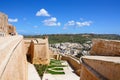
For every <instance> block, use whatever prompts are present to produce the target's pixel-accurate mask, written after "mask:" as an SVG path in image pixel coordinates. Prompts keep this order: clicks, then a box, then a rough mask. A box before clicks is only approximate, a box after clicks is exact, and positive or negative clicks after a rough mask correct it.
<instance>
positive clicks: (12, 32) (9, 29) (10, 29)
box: [7, 24, 16, 35]
mask: <svg viewBox="0 0 120 80" xmlns="http://www.w3.org/2000/svg"><path fill="white" fill-rule="evenodd" d="M7 34H9V35H16V28H15V27H14V26H13V25H11V24H9V25H7Z"/></svg>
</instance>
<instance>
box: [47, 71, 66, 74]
mask: <svg viewBox="0 0 120 80" xmlns="http://www.w3.org/2000/svg"><path fill="white" fill-rule="evenodd" d="M47 72H48V73H51V74H65V72H55V71H52V70H47Z"/></svg>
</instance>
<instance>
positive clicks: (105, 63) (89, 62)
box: [80, 56, 120, 80]
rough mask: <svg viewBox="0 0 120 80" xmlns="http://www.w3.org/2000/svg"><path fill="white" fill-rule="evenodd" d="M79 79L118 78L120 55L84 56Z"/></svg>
mask: <svg viewBox="0 0 120 80" xmlns="http://www.w3.org/2000/svg"><path fill="white" fill-rule="evenodd" d="M81 61H82V69H81V77H80V78H81V79H80V80H120V69H119V68H120V57H108V56H84V57H82V58H81Z"/></svg>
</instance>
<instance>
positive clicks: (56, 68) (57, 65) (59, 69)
mask: <svg viewBox="0 0 120 80" xmlns="http://www.w3.org/2000/svg"><path fill="white" fill-rule="evenodd" d="M62 63H63V61H61V60H55V59H51V60H50V64H49V65H40V64H34V66H35V68H36V70H37V72H38V73H39V76H40V77H41V79H42V77H43V74H44V73H45V72H46V73H50V74H54V75H55V74H57V75H58V74H65V72H64V69H63V67H67V65H62Z"/></svg>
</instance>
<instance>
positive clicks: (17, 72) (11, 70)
mask: <svg viewBox="0 0 120 80" xmlns="http://www.w3.org/2000/svg"><path fill="white" fill-rule="evenodd" d="M0 45H1V46H0V80H27V59H26V55H25V53H24V43H23V37H22V36H14V37H4V38H0Z"/></svg>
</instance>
